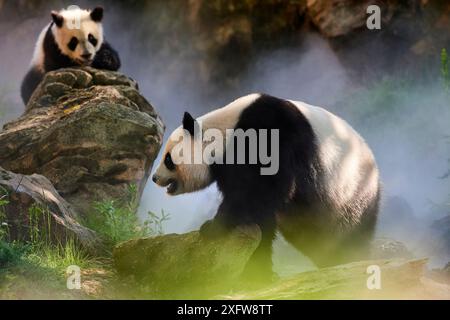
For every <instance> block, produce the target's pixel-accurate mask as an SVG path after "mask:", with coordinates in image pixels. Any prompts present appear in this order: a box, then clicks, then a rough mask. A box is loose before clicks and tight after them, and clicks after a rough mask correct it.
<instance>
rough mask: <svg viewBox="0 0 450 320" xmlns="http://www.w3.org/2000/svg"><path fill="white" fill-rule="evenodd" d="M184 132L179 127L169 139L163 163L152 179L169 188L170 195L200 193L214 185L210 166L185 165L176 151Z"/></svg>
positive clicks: (200, 164) (199, 164)
mask: <svg viewBox="0 0 450 320" xmlns="http://www.w3.org/2000/svg"><path fill="white" fill-rule="evenodd" d="M182 131H183V128H182V127H179V128H177V129H176V130H175V131H174V132H173V133H172V134H171V136H170V137H169V140H168V141H167V144H166V147H165V149H164V152H163V155H162V159H161V162H160V163H159V165H158V168H157V169H156V172H155V174H154V175H153V178H152V179H153V182H155V183H156V184H157V185H159V186H161V187H167V193H168V194H169V195H178V194H183V193H188V192H194V191H198V190H201V189H204V188H206V187H207V186H208V185H210V184H211V183H212V178H211V174H210V171H209V166H208V165H207V164H206V163H203V162H202V163H190V164H186V163H183V161H182V160H181V159H180V154H179V152H177V151H175V150H174V147H175V146H176V145H178V143H179V137H180V136H181V135H182V134H183V132H182ZM190 139H191V143H192V144H194V141H193V139H194V138H193V137H192V136H190ZM191 150H193V148H191ZM192 152H193V151H192Z"/></svg>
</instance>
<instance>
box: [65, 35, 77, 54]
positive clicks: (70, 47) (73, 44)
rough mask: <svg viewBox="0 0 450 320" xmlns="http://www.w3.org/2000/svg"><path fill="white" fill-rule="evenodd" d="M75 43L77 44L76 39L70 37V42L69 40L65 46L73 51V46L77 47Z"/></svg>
mask: <svg viewBox="0 0 450 320" xmlns="http://www.w3.org/2000/svg"><path fill="white" fill-rule="evenodd" d="M77 45H78V39H77V38H75V37H72V39H70V42H69V44H68V45H67V47H68V48H69V49H70V50H71V51H74V50H75V48H76V47H77Z"/></svg>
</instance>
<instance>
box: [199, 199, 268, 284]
mask: <svg viewBox="0 0 450 320" xmlns="http://www.w3.org/2000/svg"><path fill="white" fill-rule="evenodd" d="M246 209H248V210H246ZM253 224H256V225H258V226H259V228H260V229H261V241H260V243H259V245H258V247H257V248H256V250H255V252H254V253H253V254H252V256H251V257H250V259H249V261H248V262H247V265H246V266H245V269H244V271H243V273H242V275H241V282H242V283H243V284H244V285H246V286H247V285H248V286H252V287H253V286H258V285H260V284H265V283H268V282H271V281H272V279H273V272H272V243H273V240H274V239H275V233H276V221H275V214H274V212H273V211H272V210H271V209H269V208H268V207H264V206H261V207H259V208H254V209H253V208H245V207H243V204H239V206H237V207H235V206H234V205H233V204H232V203H231V205H230V202H228V201H224V202H222V204H221V205H220V206H219V210H218V212H217V214H216V216H215V217H214V218H213V219H211V220H208V221H206V222H205V223H204V224H203V225H202V226H201V228H200V234H201V236H202V237H206V238H208V239H216V238H218V237H222V236H225V235H226V234H227V233H228V232H230V231H231V230H232V229H233V228H235V227H237V226H239V225H253Z"/></svg>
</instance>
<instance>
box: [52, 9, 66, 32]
mask: <svg viewBox="0 0 450 320" xmlns="http://www.w3.org/2000/svg"><path fill="white" fill-rule="evenodd" d="M52 19H53V22H54V23H55V24H56V26H57V27H58V28H61V27H62V25H63V23H64V18H63V16H62V15H60V14H59V13H58V12H56V11H52Z"/></svg>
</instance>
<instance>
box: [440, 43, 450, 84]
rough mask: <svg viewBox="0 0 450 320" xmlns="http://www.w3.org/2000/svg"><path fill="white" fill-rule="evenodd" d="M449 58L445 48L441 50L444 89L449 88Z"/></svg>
mask: <svg viewBox="0 0 450 320" xmlns="http://www.w3.org/2000/svg"><path fill="white" fill-rule="evenodd" d="M449 69H450V68H449V58H448V54H447V50H446V49H445V48H443V49H442V51H441V76H442V81H443V84H444V88H445V90H447V91H449V90H450V71H449Z"/></svg>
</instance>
